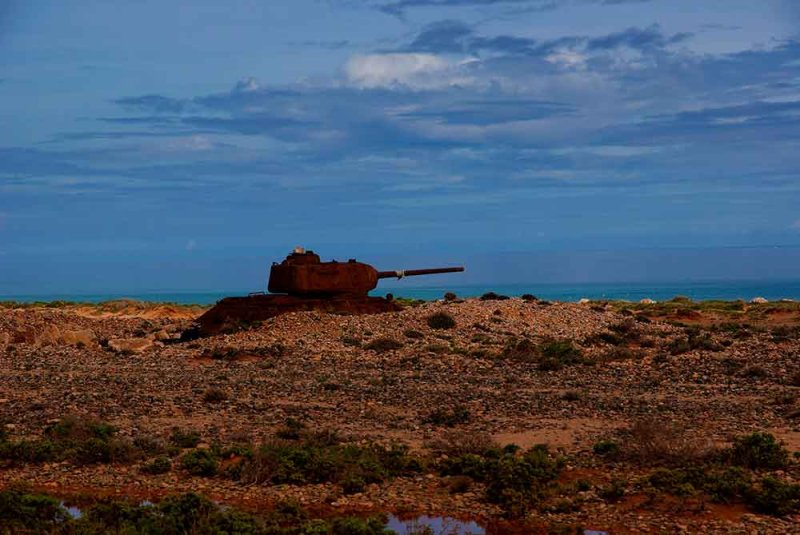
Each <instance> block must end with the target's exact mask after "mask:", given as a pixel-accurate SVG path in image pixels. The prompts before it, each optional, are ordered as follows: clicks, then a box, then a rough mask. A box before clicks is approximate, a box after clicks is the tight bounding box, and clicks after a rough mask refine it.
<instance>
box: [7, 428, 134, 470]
mask: <svg viewBox="0 0 800 535" xmlns="http://www.w3.org/2000/svg"><path fill="white" fill-rule="evenodd" d="M116 431H117V430H116V428H114V427H113V426H111V425H109V424H107V423H104V422H100V421H97V420H93V419H81V418H77V417H72V416H70V417H66V418H63V419H61V420H59V421H58V422H57V423H55V424H52V425H50V426H48V427H47V428H46V429H45V431H44V437H43V438H41V439H39V440H21V441H18V442H9V441H5V442H2V443H0V459H5V460H9V461H12V462H21V463H42V462H53V461H69V462H71V463H73V464H79V465H80V464H96V463H111V462H120V463H126V462H131V461H133V460H135V459H136V458H138V457H140V456H141V452H140V451H138V450H137V449H136V448H135V447H134V446H133V444H131V443H130V442H129V441H128V440H125V439H121V438H118V437H116V436H115V434H116Z"/></svg>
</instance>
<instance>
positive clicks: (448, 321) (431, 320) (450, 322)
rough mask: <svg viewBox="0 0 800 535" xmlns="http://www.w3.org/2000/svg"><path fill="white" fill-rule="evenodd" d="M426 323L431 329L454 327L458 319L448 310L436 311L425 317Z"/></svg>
mask: <svg viewBox="0 0 800 535" xmlns="http://www.w3.org/2000/svg"><path fill="white" fill-rule="evenodd" d="M425 323H427V324H428V327H430V328H431V329H453V328H455V326H456V320H455V319H453V316H451V315H450V314H448V313H447V312H436V313H434V314H431V315H430V316H428V317H427V318H425Z"/></svg>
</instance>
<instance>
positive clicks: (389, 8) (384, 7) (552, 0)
mask: <svg viewBox="0 0 800 535" xmlns="http://www.w3.org/2000/svg"><path fill="white" fill-rule="evenodd" d="M651 1H652V0H394V1H388V2H376V3H374V4H373V5H374V6H375V7H376V8H377V9H378V10H380V11H382V12H384V13H388V14H390V15H394V16H397V17H403V16H405V13H406V11H408V10H409V9H414V8H422V7H440V8H441V7H492V6H498V7H514V8H517V9H518V10H521V11H524V12H541V11H550V10H553V9H558V8H559V7H562V6H565V5H568V4H581V3H593V4H602V5H619V4H639V3H646V2H651Z"/></svg>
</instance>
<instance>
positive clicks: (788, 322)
mask: <svg viewBox="0 0 800 535" xmlns="http://www.w3.org/2000/svg"><path fill="white" fill-rule="evenodd" d="M201 312H202V309H201V308H198V307H177V306H166V305H159V306H152V305H142V304H137V303H130V302H123V303H120V302H117V303H110V304H105V305H101V306H75V305H65V304H58V305H57V306H51V307H46V306H37V307H15V306H11V305H9V306H6V307H5V308H0V423H2V424H4V425H5V429H6V431H7V432H8V436H9V437H10V438H9V439H8V440H17V441H19V440H24V439H30V440H36V439H38V438H39V437H41V436H42V432H43V430H44V429H45V428H46V427H47V426H48V425H49V424H52V423H54V422H57V421H59V419H62V418H64V417H66V416H73V417H78V418H92V419H96V420H100V421H103V422H108V423H110V424H112V425H113V426H115V427H116V428H118V429H119V432H118V434H119V436H120V437H122V438H125V439H130V440H132V441H133V440H136V439H138V438H141V437H149V438H150V439H152V440H154V441H163V442H165V443H166V442H168V441H169V440H170V436H171V434H172V433H173V432H174V431H173V430H174V428H179V429H181V430H193V431H196V432H198V433H199V435H200V437H201V443H200V445H199V447H201V448H203V447H205V446H207V445H211V444H214V443H219V444H243V443H248V444H249V443H252V444H258V443H262V442H264V441H269V440H271V439H272V438H273V437H274V436H275V434H276V432H277V433H279V434H280V433H281V432H282V431H283V432H284V433H285V432H286V427H287V422H288V423H289V426H290V427H292V426H294V427H296V428H297V429H301V430H302V431H303V432H310V431H315V432H319V431H321V430H328V431H334V430H335V431H336V432H337V433H338V434H339V435H340V436H342V437H345V438H346V440H347V441H348V442H355V443H359V444H366V443H372V442H377V443H380V444H384V445H389V444H395V443H402V444H406V445H408V446H410V447H411V449H412V452H413V454H415V455H420V456H422V457H425V458H433V459H436V460H437V461H436V462H440V461H441V458H442V456H446V455H448V454H449V455H453V448H454V447H455V446H457V445H459V444H464V443H469V442H470V441H486V442H489V441H494V442H496V443H498V444H500V445H505V444H516V445H518V446H521V447H522V448H523V449H525V448H529V447H531V446H533V445H535V444H540V443H544V444H548V445H549V448H550V451H551V454H552V455H554V456H558V457H560V458H561V459H562V462H563V464H564V466H563V469H562V470H561V472H560V475H559V478H558V483H559V485H560V486H559V488H558V489H557V490H552V491H551V492H549V494H548V496H547V497H546V498H544V499H543V500H542V501H541V504H539V505H537V506H534V507H531V508H530V509H529V510H526V511H525V513H524V514H523V515H522V518H518V519H516V520H515V522H516V523H515V524H514V526H516V527H517V528H518V529H520V530H521V532H526V530H535V529H539V530H546V529H547V528H548V527H550V528H552V527H553V526H583V527H585V528H591V529H610V530H612V531H614V532H645V531H652V532H680V531H688V532H710V531H719V532H741V533H762V532H764V533H766V532H775V533H785V532H789V531H791V530H792V527H791V526H792V525H793V522H796V521H797V520H800V517H798V516H797V513H796V511H795V512H792V511H789V512H788V513H785V514H782V515H778V514H772V515H767V514H759V511H757V510H754V509H753V507H750V506H747V505H746V504H745V503H742V501H741V500H732V501H731V503H727V504H718V503H714V502H713V500H709V499H707V496H705V495H704V493H703V492H700V491H699V490H698V492H688V493H687V492H660V491H659V492H654V491H653V489H652V486H648V484H647V483H646V481H647V478H648V477H649V474H651V473H652V472H653V470H657V469H658V468H659V467H661V468H663V467H664V466H667V467H669V468H670V469H677V468H680V467H682V466H684V465H687V466H688V465H689V464H691V463H693V462H695V461H696V460H697V459H699V458H701V457H702V456H703V455H706V454H707V452H708V451H713V450H718V449H721V448H725V447H728V446H729V445H730V444H731V441H732V440H733V439H734V438H735V437H737V436H742V435H745V434H748V433H752V432H755V431H765V432H769V433H771V434H772V435H774V436H775V437H776V438H777V439H778V440H779V441H782V442H783V446H784V448H785V449H786V450H788V452H795V451H797V450H800V404H798V394H800V330H798V329H797V325H800V306H799V305H797V304H794V303H780V304H770V303H762V304H753V305H745V304H743V303H735V304H731V303H727V304H725V303H722V304H717V305H714V304H696V303H690V302H687V301H685V300H677V301H675V302H673V303H669V304H666V305H657V304H656V305H639V304H636V305H632V304H625V303H597V302H590V303H583V304H572V303H548V302H543V301H538V300H522V299H518V298H515V299H505V300H478V299H469V300H465V301H460V300H455V301H451V302H435V303H425V304H422V305H418V306H411V307H407V308H406V309H405V310H404V311H402V312H397V313H386V314H376V315H366V316H336V315H324V314H319V313H314V312H304V313H296V314H287V315H284V316H280V317H277V318H273V319H272V320H269V321H266V322H264V323H263V324H262V325H260V326H259V327H257V328H255V329H253V330H250V331H246V332H238V333H234V334H228V335H220V336H215V337H211V338H205V339H198V340H193V341H185V342H180V341H179V336H180V333H181V332H182V331H183V330H185V329H186V328H188V327H189V326H190V324H191V321H192V319H193V318H194V317H196V316H197V315H199V314H200V313H201ZM437 313H444V315H445V316H446V317H449V318H451V319H452V320H454V323H455V324H454V325H453V326H450V325H449V324H448V322H447V321H444V323H442V321H439V322H438V323H437V321H436V320H431V316H433V315H435V314H437ZM440 320H441V318H440ZM429 322H430V324H432V325H433V326H431V325H430V324H429ZM603 440H606V441H609V442H614V443H615V444H618V445H619V448H620V450H621V452H622V453H620V454H618V455H614V456H608V455H602V454H599V453H598V449H597V447H596V445H597V444H598V442H601V441H603ZM637 441H638V442H637ZM653 444H655V445H653ZM454 445H455V446H454ZM648 448H649V449H648ZM659 448H660V449H659ZM681 455H683V456H685V457H686V458H685V460H684V461H681V460H680V458H678V457H679V456H681ZM676 458H677V460H676ZM144 462H145V461H134V462H128V463H100V464H87V465H81V466H76V464H75V463H71V462H68V461H59V462H11V461H9V462H5V463H4V462H3V461H2V460H0V486H2V485H10V484H12V483H14V482H19V481H25V482H28V483H29V484H31V485H33V487H34V488H36V489H40V490H47V491H48V492H51V493H54V494H56V495H76V494H91V495H96V496H102V495H117V496H128V497H134V498H148V499H151V498H157V497H159V496H163V495H165V494H168V493H173V492H179V491H184V490H195V491H200V492H202V493H205V494H207V495H209V496H212V497H214V498H215V499H218V500H221V501H222V502H224V503H231V504H237V505H241V506H242V507H244V508H249V509H258V508H259V507H264V506H265V505H266V504H270V503H274V502H275V500H278V499H285V498H287V497H291V498H294V499H297V500H298V501H300V502H301V503H304V504H306V505H308V506H310V507H312V508H317V509H319V510H327V511H338V510H365V511H366V510H378V511H394V512H397V511H405V512H410V511H413V512H424V513H438V514H446V515H450V516H455V517H469V518H477V519H479V520H481V521H483V522H484V524H486V525H489V526H495V525H496V523H497V522H500V520H499V519H500V518H501V517H503V516H504V515H505V516H507V514H506V513H507V511H505V512H504V511H503V508H502V507H500V506H498V505H497V503H492V502H491V500H486V499H485V496H484V492H483V487H482V483H481V482H480V481H475V482H472V484H471V485H469V488H467V489H461V490H459V491H454V489H453V485H452V484H451V479H452V478H450V477H448V476H444V475H442V474H441V472H437V471H436V470H424V471H422V472H421V473H419V474H416V475H403V476H400V477H395V478H391V479H387V480H386V481H383V482H381V483H373V484H370V485H367V486H366V487H365V488H364V489H360V492H354V493H345V492H343V491H342V489H341V486H340V485H338V484H337V483H332V482H327V483H317V484H307V485H270V484H250V485H244V484H242V483H241V482H238V481H234V480H232V479H230V478H225V477H222V476H216V477H200V476H191V475H189V474H187V473H185V472H184V471H181V470H180V469H178V467H177V463H176V467H175V468H174V469H173V470H170V471H169V472H167V473H165V474H160V475H148V474H145V473H143V472H142V471H141V469H140V468H141V464H142V463H144ZM764 474H772V475H777V476H778V477H780V478H781V480H782V481H786V482H787V483H788V484H792V483H796V482H797V480H800V470H799V469H798V464H797V462H796V461H795V460H792V459H791V458H790V459H789V461H788V463H786V465H785V466H782V467H780V470H772V471H769V470H766V471H764V470H761V467H757V468H754V471H753V477H756V478H757V477H762V476H763V475H764ZM578 481H580V484H579V485H577V486H576V485H575V484H574V483H575V482H578ZM614 486H616V487H619V488H618V489H616V490H617V491H618V492H612V491H609V489H610V488H612V487H614ZM616 487H614V488H616ZM797 499H798V500H800V495H798V497H797ZM798 503H800V501H798ZM517 516H519V515H517ZM502 526H503V527H490V531H491V530H494V531H495V532H497V533H504V532H507V531H508V530H510V529H511V528H510V527H509V525H508V524H503V525H502Z"/></svg>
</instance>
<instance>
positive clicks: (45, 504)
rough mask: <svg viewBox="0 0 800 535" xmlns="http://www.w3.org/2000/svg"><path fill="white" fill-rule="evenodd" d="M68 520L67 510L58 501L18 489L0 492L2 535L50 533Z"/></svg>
mask: <svg viewBox="0 0 800 535" xmlns="http://www.w3.org/2000/svg"><path fill="white" fill-rule="evenodd" d="M68 518H69V514H68V513H67V510H66V509H64V507H63V506H61V504H60V503H59V501H58V500H56V499H53V498H50V497H48V496H43V495H41V494H28V493H26V492H23V491H21V490H17V489H9V490H3V491H0V530H1V531H0V532H2V533H50V532H51V530H55V529H56V528H57V527H58V526H60V525H61V524H63V523H64V522H65V521H66V520H67V519H68ZM6 530H8V531H6Z"/></svg>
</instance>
